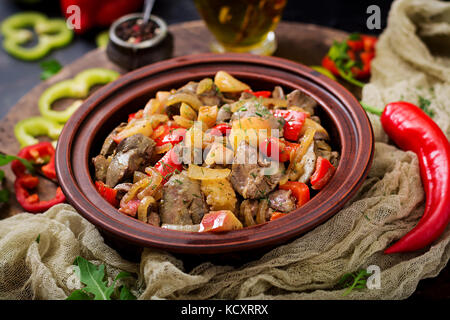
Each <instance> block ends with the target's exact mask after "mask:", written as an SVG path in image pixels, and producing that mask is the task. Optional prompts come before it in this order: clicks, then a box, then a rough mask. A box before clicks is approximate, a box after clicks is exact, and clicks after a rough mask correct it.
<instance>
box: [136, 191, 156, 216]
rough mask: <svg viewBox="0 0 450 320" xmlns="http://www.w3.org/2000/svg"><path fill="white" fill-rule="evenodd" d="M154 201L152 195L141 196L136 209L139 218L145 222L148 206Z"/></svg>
mask: <svg viewBox="0 0 450 320" xmlns="http://www.w3.org/2000/svg"><path fill="white" fill-rule="evenodd" d="M154 203H156V201H155V199H154V198H153V197H152V196H147V197H144V198H142V200H141V202H140V203H139V206H138V210H137V213H138V219H139V220H141V221H143V222H147V214H148V208H149V207H151V206H152V205H153V204H154Z"/></svg>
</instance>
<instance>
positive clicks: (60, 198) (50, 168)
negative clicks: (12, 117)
mask: <svg viewBox="0 0 450 320" xmlns="http://www.w3.org/2000/svg"><path fill="white" fill-rule="evenodd" d="M17 156H18V157H20V158H23V159H26V160H28V161H31V162H33V163H36V164H41V163H43V162H45V161H46V160H47V158H49V162H48V163H47V164H46V165H44V166H42V168H41V170H42V173H43V174H44V175H45V176H46V177H48V178H50V179H55V178H56V172H55V149H54V148H53V146H52V144H51V143H50V142H40V143H38V144H36V145H31V146H27V147H25V148H23V149H22V150H20V152H19V153H18V154H17ZM11 169H12V171H13V172H14V174H15V175H16V181H15V182H14V191H15V194H16V199H17V202H19V204H20V205H21V206H22V208H24V209H25V210H26V211H28V212H32V213H38V212H44V211H46V210H48V209H49V208H51V207H52V206H54V205H56V204H58V203H63V202H64V201H66V197H65V196H64V194H63V193H62V190H61V188H60V187H58V188H57V189H56V195H55V197H54V198H53V199H51V200H47V201H40V200H39V196H38V195H37V194H30V191H31V190H32V189H35V188H36V187H37V186H38V184H39V179H38V178H37V177H35V176H33V175H31V174H28V173H26V168H25V166H24V165H23V164H22V163H21V162H20V161H19V160H14V161H13V162H12V163H11Z"/></svg>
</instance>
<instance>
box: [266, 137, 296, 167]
mask: <svg viewBox="0 0 450 320" xmlns="http://www.w3.org/2000/svg"><path fill="white" fill-rule="evenodd" d="M299 146H300V144H298V143H292V142H288V141H283V140H280V139H278V138H274V137H271V138H266V139H264V140H263V141H261V142H260V144H259V150H260V151H261V152H262V153H264V154H265V155H266V156H267V157H269V158H271V159H272V160H278V161H279V162H286V161H289V160H290V159H291V154H292V153H293V152H295V150H296V149H297V148H298V147H299ZM272 151H275V152H276V153H277V154H278V158H276V157H275V156H274V155H272Z"/></svg>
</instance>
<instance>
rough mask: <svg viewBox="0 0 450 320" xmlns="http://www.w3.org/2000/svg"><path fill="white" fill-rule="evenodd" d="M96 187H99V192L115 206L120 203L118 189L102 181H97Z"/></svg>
mask: <svg viewBox="0 0 450 320" xmlns="http://www.w3.org/2000/svg"><path fill="white" fill-rule="evenodd" d="M95 188H96V189H97V191H98V193H100V195H101V196H102V197H103V198H104V199H105V200H106V201H108V202H109V203H110V204H111V205H113V206H114V207H117V206H118V205H119V201H118V200H117V198H116V196H117V190H115V189H113V188H110V187H108V186H107V185H106V184H104V183H103V182H101V181H95Z"/></svg>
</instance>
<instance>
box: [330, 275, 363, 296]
mask: <svg viewBox="0 0 450 320" xmlns="http://www.w3.org/2000/svg"><path fill="white" fill-rule="evenodd" d="M370 275H371V274H370V273H368V272H367V270H365V269H361V270H359V271H355V272H352V273H346V274H344V275H343V276H342V278H341V279H340V280H339V282H338V284H337V286H338V288H342V289H343V288H348V289H347V290H345V291H344V293H343V294H342V295H343V296H346V295H348V294H349V293H350V292H351V291H352V290H353V289H364V288H366V283H367V279H368V278H369V276H370Z"/></svg>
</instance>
